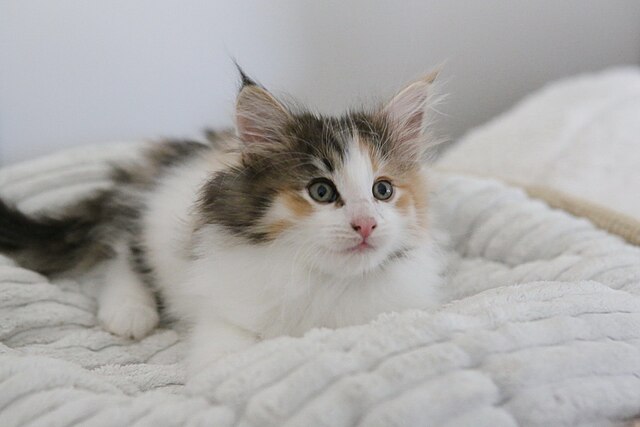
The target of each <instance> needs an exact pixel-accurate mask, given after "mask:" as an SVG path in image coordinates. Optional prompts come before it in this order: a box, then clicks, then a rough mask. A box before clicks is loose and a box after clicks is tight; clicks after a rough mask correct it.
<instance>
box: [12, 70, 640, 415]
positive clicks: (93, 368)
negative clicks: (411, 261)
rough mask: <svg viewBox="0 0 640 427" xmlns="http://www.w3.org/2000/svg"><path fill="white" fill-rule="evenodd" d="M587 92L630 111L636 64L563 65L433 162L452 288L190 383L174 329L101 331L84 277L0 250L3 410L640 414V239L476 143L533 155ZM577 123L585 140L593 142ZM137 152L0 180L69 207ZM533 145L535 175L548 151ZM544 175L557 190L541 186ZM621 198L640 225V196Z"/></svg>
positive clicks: (87, 155)
mask: <svg viewBox="0 0 640 427" xmlns="http://www.w3.org/2000/svg"><path fill="white" fill-rule="evenodd" d="M621 75H624V78H621ZM623 82H624V83H623ZM629 82H633V85H631V86H629ZM622 85H624V87H625V88H624V90H623V88H622V87H621V86H622ZM634 85H635V86H634ZM577 86H579V87H577ZM630 88H631V89H630ZM578 89H583V90H578ZM594 91H600V92H598V93H601V94H605V95H606V96H610V95H611V94H612V93H615V94H619V95H616V96H622V95H621V94H623V93H624V96H625V97H626V98H627V101H625V102H629V103H633V102H635V108H636V109H635V110H633V109H632V110H631V111H632V113H633V112H634V111H635V112H636V113H637V112H639V111H640V72H639V71H638V70H637V69H625V70H615V71H611V72H608V73H603V74H596V75H589V76H583V77H579V78H576V79H569V80H567V81H564V82H560V83H556V84H554V85H551V86H550V87H548V88H546V89H544V90H543V91H542V92H541V93H539V94H536V95H533V96H532V97H530V98H528V99H526V100H524V101H523V103H521V104H520V105H519V106H517V107H516V108H515V109H514V110H512V111H510V112H509V113H506V114H505V115H503V116H501V117H498V118H497V119H496V120H494V121H493V122H491V123H489V124H488V125H485V126H483V127H481V128H479V129H477V130H476V131H474V132H472V133H471V134H469V135H467V136H466V137H465V138H463V139H462V141H461V142H460V143H459V144H458V145H457V146H456V147H455V148H454V149H452V150H451V151H450V152H449V153H448V154H447V155H445V156H444V158H443V159H442V160H441V161H440V162H439V163H438V165H437V168H438V170H439V172H437V173H436V174H435V180H434V188H435V194H436V197H435V199H434V201H433V206H434V209H435V210H436V212H438V214H439V215H440V216H441V217H443V218H447V219H448V228H449V229H450V230H451V233H452V247H453V251H454V253H455V255H454V257H453V260H452V263H451V266H450V267H449V270H448V277H447V286H449V287H450V289H451V290H452V293H453V295H454V298H453V300H452V301H451V302H449V303H447V304H446V305H444V306H443V307H440V308H438V309H436V310H433V311H408V312H403V313H390V314H386V315H383V316H381V317H379V318H377V319H375V320H374V321H372V322H371V323H370V324H367V325H362V326H357V327H350V328H343V329H339V330H328V329H317V330H312V331H310V332H309V333H307V334H306V335H305V336H304V337H301V338H290V337H282V338H277V339H273V340H268V341H264V342H262V343H260V344H257V345H255V346H254V347H252V348H250V349H248V350H246V351H244V352H241V353H238V354H236V355H232V356H229V357H227V358H225V359H223V360H221V361H220V362H218V363H216V364H215V365H213V366H211V367H210V368H209V369H207V370H206V371H204V372H202V373H201V374H200V375H198V376H197V377H195V378H192V379H191V380H189V381H187V380H186V377H185V372H184V367H183V365H182V358H183V355H184V344H183V340H182V337H181V335H180V334H179V333H178V332H177V331H175V330H172V329H170V328H159V329H157V330H156V331H155V332H154V333H152V334H151V335H150V336H148V337H146V338H144V339H143V340H141V341H131V340H126V339H122V338H119V337H115V336H113V335H111V334H109V333H107V332H105V331H104V330H103V329H102V328H101V327H100V326H99V324H98V322H97V320H96V314H95V311H96V303H95V301H94V300H93V299H92V298H91V297H89V296H87V293H86V292H84V291H83V289H84V288H83V287H84V286H87V284H86V283H84V284H83V283H81V281H80V280H73V278H72V279H65V280H58V281H54V282H52V281H50V280H48V279H47V278H45V277H43V276H41V275H39V274H37V273H35V272H33V271H29V270H26V269H23V268H21V267H19V266H18V265H16V264H15V263H14V262H12V261H11V260H10V259H8V258H6V257H2V256H0V425H2V426H7V427H8V426H18V425H19V426H24V425H29V426H45V425H46V426H69V425H91V426H122V425H139V426H146V425H149V426H185V425H186V426H201V425H202V426H214V425H215V426H260V427H263V426H282V425H286V426H305V427H306V426H333V427H336V426H409V425H442V426H468V425H473V426H483V425H486V426H515V425H540V426H549V425H554V426H558V425H593V426H596V425H625V424H626V423H630V422H631V421H632V420H633V419H634V418H636V417H638V416H640V249H639V248H638V247H637V246H636V245H634V244H633V241H632V239H631V240H630V239H629V238H628V236H625V235H623V234H621V233H616V229H612V228H610V227H609V228H607V224H606V221H605V223H599V225H596V224H598V222H597V220H596V221H595V222H594V221H593V218H592V220H590V219H589V217H590V215H593V214H594V210H593V206H594V205H595V204H598V203H601V204H602V203H604V204H605V205H606V207H607V208H611V207H615V206H616V205H615V204H614V203H613V202H610V201H607V200H605V199H601V198H599V196H598V195H597V194H595V193H596V192H595V191H594V192H588V193H585V192H583V193H581V192H580V191H581V190H580V189H579V188H578V189H577V190H576V188H577V187H575V186H574V187H571V186H570V185H568V184H566V185H564V186H561V187H557V186H556V187H553V185H551V184H554V183H557V182H560V181H558V180H548V181H544V182H541V181H540V180H539V179H536V178H535V177H532V175H534V174H533V173H532V174H530V175H531V176H526V177H525V176H523V175H522V174H520V175H518V176H516V175H517V174H516V173H515V172H513V171H516V172H518V171H520V170H521V168H518V167H513V168H512V169H513V171H511V172H509V173H506V172H504V168H500V166H499V165H497V164H496V163H490V164H491V167H490V168H489V167H487V164H489V163H487V161H486V155H487V149H486V147H487V145H485V146H484V148H483V147H482V144H489V143H490V144H493V145H492V147H494V148H495V147H497V148H495V151H494V153H504V150H505V148H504V147H513V145H514V144H515V145H517V146H518V147H521V148H518V150H520V151H517V152H516V151H512V152H511V154H509V155H506V154H505V158H502V160H501V161H505V162H508V160H509V159H510V158H511V159H513V158H514V156H515V157H517V158H518V159H520V158H522V159H525V157H524V156H526V155H527V154H526V153H525V151H523V150H525V149H527V147H528V145H527V144H518V140H519V139H520V138H521V135H520V134H519V132H518V131H517V129H518V127H517V126H516V125H517V124H518V123H520V124H522V123H528V122H527V120H526V118H527V117H529V118H532V117H533V118H536V119H537V123H529V124H528V126H530V127H532V128H533V130H532V131H534V130H535V129H536V127H537V126H539V127H542V128H544V129H546V130H545V131H544V132H543V131H539V132H538V134H536V135H537V136H538V137H539V139H540V140H541V141H548V140H549V139H553V138H558V135H559V134H560V133H561V132H566V131H567V130H566V129H565V128H564V126H565V125H567V123H568V122H570V120H569V121H567V122H563V123H559V122H558V121H557V120H558V117H559V116H558V115H555V116H554V115H551V114H550V115H546V116H545V115H544V114H543V111H550V110H549V109H551V110H553V108H555V111H560V110H562V112H563V114H565V113H566V114H569V110H570V109H571V108H574V109H575V108H578V107H579V108H582V109H584V108H586V104H587V103H588V102H593V103H597V102H601V97H598V96H593V97H592V98H590V99H591V101H589V100H585V99H586V98H583V99H582V100H581V102H575V103H573V104H571V103H570V102H568V100H569V99H572V100H574V101H575V98H576V97H579V96H580V94H581V93H583V92H584V93H583V94H588V93H592V92H594ZM634 97H635V98H634ZM634 100H635V101H634ZM599 105H600V109H594V110H593V111H597V112H598V114H601V115H604V116H605V117H607V118H608V119H612V116H614V115H616V114H619V113H620V112H619V111H616V110H615V108H619V105H620V104H617V103H615V102H612V103H609V104H607V103H604V104H599ZM628 107H629V106H628V105H626V104H625V107H624V111H625V114H627V115H629V114H630V113H629V111H628V110H627V108H628ZM607 108H611V109H612V110H607ZM523 111H524V113H523ZM536 111H538V112H537V113H536ZM525 113H526V114H525ZM576 114H577V113H576ZM560 116H561V117H568V116H563V115H562V114H561V115H560ZM594 117H596V118H597V116H590V118H591V119H593V118H594ZM631 117H633V114H631ZM637 117H639V118H640V114H639V115H638V116H637ZM545 120H546V122H545ZM554 120H556V121H555V122H554ZM547 122H549V123H555V125H557V126H556V127H553V126H551V124H549V123H547ZM623 122H624V120H622V119H620V120H618V121H617V122H616V121H615V120H614V123H616V124H617V125H620V124H621V123H623ZM638 123H640V121H638ZM545 126H547V127H545ZM592 128H593V127H592ZM594 129H595V128H594ZM634 129H635V130H636V131H637V126H636V127H635V128H633V127H632V126H631V127H630V131H632V130H634ZM551 130H553V131H558V132H556V133H554V132H553V131H551ZM583 131H584V130H583ZM584 132H585V133H584V134H583V135H582V136H581V137H580V138H578V139H579V140H585V139H586V140H589V138H590V137H592V139H593V140H595V139H596V136H593V135H591V136H587V134H588V132H586V131H584ZM525 134H526V135H528V136H529V137H531V138H530V139H532V138H533V137H532V135H531V134H529V133H525ZM619 134H620V135H624V138H622V139H625V141H626V140H628V138H631V136H629V134H628V133H625V132H623V130H619ZM635 135H637V132H636V133H635V134H634V135H633V137H634V138H635ZM510 138H511V140H510ZM496 139H500V141H499V142H497V141H496ZM618 139H621V138H618ZM483 141H484V142H483ZM487 141H490V142H489V143H488V142H487ZM513 141H515V142H513ZM499 143H501V144H502V147H498V145H499ZM594 145H595V144H594ZM636 145H637V144H636ZM568 146H569V145H568V144H565V145H564V147H565V149H566V150H568V149H569V148H567V147H568ZM478 147H480V148H478ZM545 147H551V149H553V148H554V147H555V148H557V146H554V145H553V143H552V142H549V143H547V144H546V145H545ZM138 148H139V144H138V143H117V144H113V145H112V146H110V147H109V149H105V148H104V146H101V147H84V148H80V149H75V150H71V151H65V152H62V153H59V154H56V155H53V156H49V157H46V158H42V159H38V160H34V161H30V162H26V163H21V164H17V165H14V166H10V167H8V168H5V169H3V170H0V194H2V195H3V196H4V197H7V198H9V199H11V200H13V201H15V202H17V203H18V205H19V206H20V207H22V208H24V209H26V210H39V209H56V206H59V205H61V204H64V203H65V202H66V201H68V200H71V199H73V198H76V197H80V196H82V194H85V193H86V192H88V191H91V190H92V189H94V188H97V187H104V186H108V185H109V184H108V181H107V180H106V171H107V165H108V163H109V162H112V161H116V162H117V161H121V160H122V159H125V158H128V157H129V156H135V154H136V151H137V150H138ZM541 149H542V148H541ZM545 149H547V148H545ZM513 150H515V149H513ZM635 150H636V154H637V153H638V152H640V148H638V147H636V148H635ZM609 151H611V150H609ZM474 153H475V154H474ZM514 153H515V154H514ZM564 153H565V157H566V158H571V156H569V155H567V152H566V151H564ZM483 155H484V156H485V161H482V159H483V157H482V156H483ZM496 155H497V154H496ZM509 156H511V157H509ZM519 156H523V157H519ZM489 157H490V158H492V156H489ZM556 157H557V156H556ZM474 159H475V160H474ZM525 160H526V159H525ZM530 160H531V161H530V162H529V163H527V162H525V164H528V165H529V166H530V167H529V169H527V170H528V171H533V170H534V169H535V165H538V164H543V162H547V164H548V162H549V157H547V158H544V159H542V160H540V163H536V161H533V160H532V159H531V158H530ZM534 160H535V159H534ZM497 161H498V160H496V162H497ZM519 161H520V160H519ZM507 169H508V168H507ZM560 169H561V168H559V167H558V168H557V169H556V171H560ZM576 170H577V169H576ZM498 172H502V173H498ZM558 173H559V172H558ZM576 173H577V174H578V175H579V173H582V170H580V171H577V172H576ZM639 175H640V174H638V173H637V172H636V175H634V177H635V178H634V179H637V177H638V176H639ZM544 176H546V175H544ZM568 181H569V179H566V180H565V181H562V182H564V183H566V182H568ZM514 184H515V185H514ZM535 185H537V186H538V187H537V188H538V189H539V188H545V189H549V190H553V191H555V192H554V193H550V192H548V191H547V192H545V191H542V192H540V191H539V192H538V196H539V197H533V196H532V193H534V192H535V191H533V190H532V187H533V186H535ZM611 185H612V188H614V187H616V186H617V185H618V182H617V181H616V182H615V183H613V184H611ZM603 187H604V184H603ZM624 190H626V191H628V190H629V189H628V188H625V189H624ZM611 191H613V190H607V191H605V190H602V194H608V193H610V192H611ZM615 191H618V194H620V193H619V192H620V191H621V189H620V188H617V189H616V190H615ZM549 194H555V195H556V196H558V194H561V196H558V197H559V198H560V199H562V200H568V199H566V198H563V197H564V195H569V196H576V195H577V196H581V195H585V194H586V195H587V196H588V198H587V199H588V200H587V203H589V204H587V205H583V204H581V203H580V202H579V201H578V202H575V200H574V202H575V203H574V205H575V204H576V203H577V205H578V206H583V207H584V206H589V207H591V209H585V210H583V211H582V212H583V213H585V215H584V216H585V217H586V218H585V217H579V216H576V215H574V214H572V213H570V212H568V211H566V210H562V209H556V208H553V207H551V206H550V205H549V203H550V201H552V200H551V199H552V198H551V197H550V196H549ZM533 195H535V194H533ZM610 196H611V197H617V196H615V195H610ZM545 199H548V200H547V201H545ZM571 200H573V199H571ZM637 200H640V199H638V198H637V196H636V201H637ZM445 201H446V202H445ZM551 204H552V205H553V204H554V203H551ZM574 205H573V206H574ZM621 206H622V205H621ZM614 211H615V212H618V213H622V214H623V215H625V216H624V217H623V219H624V221H627V220H628V221H630V222H624V221H623V222H624V224H625V225H627V226H629V227H631V228H630V229H631V232H632V233H633V232H637V230H633V225H634V223H633V221H634V220H635V217H634V212H635V211H633V209H632V207H630V204H625V205H624V206H623V208H620V209H613V210H611V212H614ZM607 212H609V210H607ZM574 213H575V212H574ZM615 219H617V220H618V219H620V217H618V216H615ZM89 285H90V284H89Z"/></svg>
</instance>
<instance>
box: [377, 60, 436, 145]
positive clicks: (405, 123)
mask: <svg viewBox="0 0 640 427" xmlns="http://www.w3.org/2000/svg"><path fill="white" fill-rule="evenodd" d="M437 76H438V71H434V72H431V73H429V74H427V75H425V76H424V77H422V78H420V79H418V80H416V81H414V82H413V83H411V84H409V85H407V86H406V87H405V88H404V89H402V90H401V91H400V92H398V94H397V95H396V96H394V97H393V99H392V100H391V101H389V102H388V103H387V105H385V106H384V108H383V109H382V112H383V114H384V115H385V116H386V119H387V120H388V121H389V123H390V127H391V130H392V133H393V135H394V139H395V140H396V143H398V144H400V145H402V146H405V148H408V147H407V146H414V148H415V149H416V151H418V152H419V151H420V150H424V148H426V147H421V146H422V145H424V142H423V141H422V136H423V135H424V132H425V127H426V122H427V117H426V115H427V114H426V109H427V101H428V100H429V97H430V95H431V89H432V84H433V82H434V81H435V80H436V78H437Z"/></svg>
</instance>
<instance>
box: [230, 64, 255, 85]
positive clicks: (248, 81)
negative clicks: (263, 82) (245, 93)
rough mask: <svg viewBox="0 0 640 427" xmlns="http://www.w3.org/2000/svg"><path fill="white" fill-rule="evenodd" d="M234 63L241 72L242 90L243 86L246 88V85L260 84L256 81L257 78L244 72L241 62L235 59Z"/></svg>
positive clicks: (239, 72)
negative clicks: (254, 78)
mask: <svg viewBox="0 0 640 427" xmlns="http://www.w3.org/2000/svg"><path fill="white" fill-rule="evenodd" d="M233 63H234V64H235V66H236V69H237V70H238V74H240V84H241V85H240V90H242V88H244V87H245V86H258V83H256V82H255V80H253V79H252V78H251V77H249V76H248V75H247V73H245V72H244V70H243V69H242V67H241V66H240V64H238V63H237V62H236V61H235V60H234V61H233Z"/></svg>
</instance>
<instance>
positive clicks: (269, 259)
mask: <svg viewBox="0 0 640 427" xmlns="http://www.w3.org/2000/svg"><path fill="white" fill-rule="evenodd" d="M434 78H435V75H430V76H427V77H425V78H422V79H420V80H418V81H416V82H413V83H411V84H410V85H408V86H407V87H406V88H405V89H403V90H402V91H400V92H399V93H398V94H397V95H396V96H395V97H394V98H393V99H392V100H391V101H389V102H388V103H387V104H386V105H384V106H382V107H380V108H377V109H375V110H372V111H368V112H367V111H354V112H349V113H348V114H345V115H344V116H342V117H321V116H319V115H316V114H312V113H310V112H307V111H294V110H293V109H291V108H288V107H287V106H285V105H283V104H282V103H281V102H279V101H278V100H277V99H276V98H275V97H274V96H273V95H272V94H271V93H269V92H268V91H267V90H265V89H264V88H263V87H262V86H260V85H258V84H256V83H255V82H254V81H252V80H251V79H249V78H248V77H246V76H245V75H244V74H242V87H241V89H240V92H239V94H238V98H237V104H236V132H235V133H231V132H227V133H210V134H209V135H208V140H209V141H208V143H206V144H205V143H198V142H188V141H185V142H178V141H170V142H164V143H159V144H155V145H152V146H151V147H150V148H149V149H148V150H147V151H146V152H145V154H144V156H143V157H142V159H141V160H140V161H139V162H138V163H136V164H133V165H129V166H126V167H122V166H120V167H117V168H115V171H114V174H113V181H114V186H113V187H112V188H111V189H110V190H106V191H103V192H101V193H99V194H95V195H93V196H92V197H91V198H89V199H86V200H83V201H80V202H78V203H77V204H75V205H73V206H69V207H68V208H67V209H66V210H65V211H64V212H62V213H60V214H47V215H44V214H41V215H26V214H24V213H22V212H20V211H18V210H17V209H16V208H14V207H12V206H10V205H9V204H7V203H5V202H1V201H0V250H2V251H3V252H5V253H8V254H9V255H11V256H13V257H14V258H15V259H16V260H17V261H18V262H19V263H21V264H23V265H25V266H27V267H29V268H32V269H35V270H38V271H40V272H42V273H45V274H56V273H60V272H62V271H66V270H69V269H85V268H88V267H91V266H92V265H94V264H95V263H97V262H98V261H101V260H105V259H106V260H108V261H107V262H105V263H104V265H105V266H106V267H105V268H106V274H105V280H104V282H105V283H104V284H103V285H102V286H101V288H100V290H99V293H98V295H97V299H98V303H99V311H98V318H99V320H100V321H101V323H102V324H103V326H104V327H105V328H106V329H107V330H109V331H110V332H112V333H114V334H117V335H121V336H126V337H132V338H141V337H143V336H145V335H146V334H148V333H149V332H150V331H151V330H152V329H153V328H154V327H155V326H156V325H157V324H158V321H159V315H158V310H157V308H156V301H155V297H154V291H157V292H158V293H159V294H160V296H161V299H162V301H163V302H164V304H165V305H166V307H165V308H166V310H167V313H168V314H169V315H170V316H172V317H173V318H175V319H178V320H179V321H181V322H185V323H186V324H187V325H189V327H190V335H191V336H190V343H191V350H190V353H189V356H188V357H189V360H188V362H189V366H190V369H191V371H192V372H197V371H198V370H199V369H200V368H202V367H204V366H205V365H207V364H208V363H210V362H212V361H214V360H216V359H217V358H219V357H220V356H223V355H225V354H227V353H230V352H235V351H238V350H241V349H243V348H245V347H247V346H249V345H251V344H252V343H255V342H256V341H258V340H260V339H264V338H269V337H275V336H279V335H294V336H295V335H301V334H303V333H304V332H306V331H308V330H309V329H311V328H314V327H330V328H335V327H341V326H346V325H355V324H362V323H366V322H368V321H370V320H371V319H373V318H375V317H376V316H377V315H378V314H380V313H383V312H389V311H398V310H403V309H407V308H426V307H433V306H434V305H436V304H438V302H439V301H440V300H441V298H440V295H441V282H442V279H441V272H442V269H443V256H442V255H441V251H440V247H439V244H438V241H437V240H438V239H437V238H436V236H437V234H438V232H439V231H438V230H437V229H436V228H435V226H434V224H433V220H432V215H431V213H430V202H429V199H428V189H427V171H426V168H425V165H424V161H423V160H424V157H425V153H426V152H427V150H428V149H429V148H430V145H431V144H430V141H429V138H428V137H427V132H426V127H427V126H426V122H427V108H428V100H429V96H430V94H431V85H432V82H433V80H434Z"/></svg>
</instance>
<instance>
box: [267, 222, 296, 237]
mask: <svg viewBox="0 0 640 427" xmlns="http://www.w3.org/2000/svg"><path fill="white" fill-rule="evenodd" d="M289 227H291V221H289V220H286V219H281V220H278V221H275V222H272V223H271V224H269V225H268V226H267V234H268V235H269V237H270V238H271V239H275V238H276V237H278V236H279V235H280V234H282V232H283V231H285V230H286V229H287V228H289Z"/></svg>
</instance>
